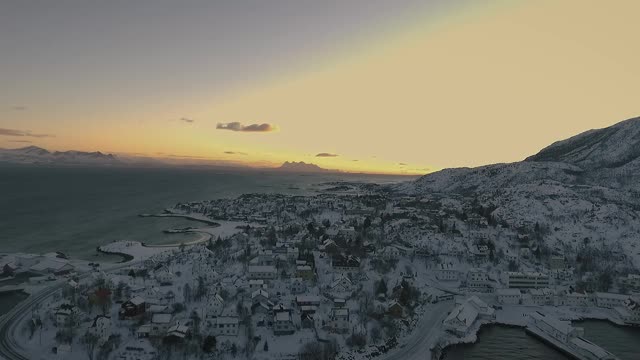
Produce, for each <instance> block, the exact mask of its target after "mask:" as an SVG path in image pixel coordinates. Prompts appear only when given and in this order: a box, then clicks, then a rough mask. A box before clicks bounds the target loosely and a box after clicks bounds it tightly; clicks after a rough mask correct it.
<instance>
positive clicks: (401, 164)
mask: <svg viewBox="0 0 640 360" xmlns="http://www.w3.org/2000/svg"><path fill="white" fill-rule="evenodd" d="M398 165H400V166H407V164H405V163H398Z"/></svg>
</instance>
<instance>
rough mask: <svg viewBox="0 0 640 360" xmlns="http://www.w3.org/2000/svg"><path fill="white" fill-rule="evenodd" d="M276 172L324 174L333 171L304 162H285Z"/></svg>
mask: <svg viewBox="0 0 640 360" xmlns="http://www.w3.org/2000/svg"><path fill="white" fill-rule="evenodd" d="M277 170H278V171H286V172H300V173H325V172H332V171H335V170H328V169H323V168H321V167H319V166H318V165H316V164H311V163H305V162H304V161H300V162H295V161H292V162H289V161H285V162H284V163H283V164H282V165H280V167H279V168H277Z"/></svg>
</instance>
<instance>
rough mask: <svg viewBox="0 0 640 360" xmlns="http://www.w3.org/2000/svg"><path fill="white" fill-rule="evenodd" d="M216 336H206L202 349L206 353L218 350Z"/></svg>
mask: <svg viewBox="0 0 640 360" xmlns="http://www.w3.org/2000/svg"><path fill="white" fill-rule="evenodd" d="M216 343H217V340H216V337H215V336H211V335H209V336H207V337H206V338H204V341H203V342H202V351H204V352H206V353H212V352H214V351H215V350H216Z"/></svg>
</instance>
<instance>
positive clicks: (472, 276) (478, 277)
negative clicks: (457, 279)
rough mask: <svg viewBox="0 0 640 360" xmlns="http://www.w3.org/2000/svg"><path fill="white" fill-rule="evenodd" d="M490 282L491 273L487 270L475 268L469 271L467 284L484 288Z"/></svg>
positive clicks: (473, 287)
mask: <svg viewBox="0 0 640 360" xmlns="http://www.w3.org/2000/svg"><path fill="white" fill-rule="evenodd" d="M488 283H489V275H488V274H487V272H486V271H485V270H482V269H478V268H474V269H470V270H469V272H468V273H467V286H468V287H470V288H472V289H478V290H484V289H486V288H487V285H488Z"/></svg>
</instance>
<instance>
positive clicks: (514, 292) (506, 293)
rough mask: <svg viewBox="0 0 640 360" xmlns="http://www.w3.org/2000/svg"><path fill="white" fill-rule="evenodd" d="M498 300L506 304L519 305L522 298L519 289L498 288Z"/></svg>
mask: <svg viewBox="0 0 640 360" xmlns="http://www.w3.org/2000/svg"><path fill="white" fill-rule="evenodd" d="M496 295H497V297H498V302H499V303H500V304H505V305H517V304H520V301H521V300H522V294H521V293H520V290H519V289H498V290H496Z"/></svg>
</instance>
